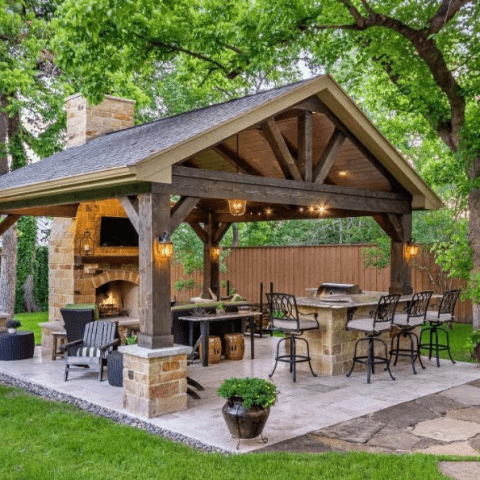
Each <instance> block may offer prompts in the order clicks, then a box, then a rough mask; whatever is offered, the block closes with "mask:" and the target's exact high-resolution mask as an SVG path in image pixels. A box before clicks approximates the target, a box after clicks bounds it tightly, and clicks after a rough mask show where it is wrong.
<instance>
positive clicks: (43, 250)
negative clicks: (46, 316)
mask: <svg viewBox="0 0 480 480" xmlns="http://www.w3.org/2000/svg"><path fill="white" fill-rule="evenodd" d="M48 284H49V274H48V247H37V248H36V249H35V260H34V264H33V293H34V296H35V302H36V303H37V305H38V308H39V309H40V311H42V312H46V311H47V310H48Z"/></svg>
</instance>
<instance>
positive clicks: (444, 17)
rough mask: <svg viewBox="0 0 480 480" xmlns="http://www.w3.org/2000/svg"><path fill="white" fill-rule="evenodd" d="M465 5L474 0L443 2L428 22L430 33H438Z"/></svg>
mask: <svg viewBox="0 0 480 480" xmlns="http://www.w3.org/2000/svg"><path fill="white" fill-rule="evenodd" d="M467 3H472V4H473V3H475V1H474V0H443V1H442V4H441V5H440V7H439V8H438V10H437V12H436V13H435V15H434V16H433V17H432V18H431V19H430V21H429V22H428V23H429V24H430V33H438V32H439V31H440V30H441V29H442V28H443V27H444V26H445V25H446V24H447V23H448V22H449V21H450V20H451V19H452V18H453V17H454V16H455V15H456V14H457V13H458V11H459V10H460V9H461V8H462V7H463V6H464V5H467Z"/></svg>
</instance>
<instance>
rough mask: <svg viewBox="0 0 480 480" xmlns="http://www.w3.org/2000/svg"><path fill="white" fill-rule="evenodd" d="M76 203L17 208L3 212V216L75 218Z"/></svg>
mask: <svg viewBox="0 0 480 480" xmlns="http://www.w3.org/2000/svg"><path fill="white" fill-rule="evenodd" d="M78 205H79V204H78V203H72V204H70V205H51V206H47V207H33V208H18V209H16V210H4V211H1V212H0V214H4V215H10V214H13V215H29V216H31V217H65V218H68V217H69V218H75V217H76V216H77V210H78Z"/></svg>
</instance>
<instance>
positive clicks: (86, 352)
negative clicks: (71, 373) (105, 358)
mask: <svg viewBox="0 0 480 480" xmlns="http://www.w3.org/2000/svg"><path fill="white" fill-rule="evenodd" d="M75 355H76V356H77V357H101V356H102V351H101V350H100V349H98V348H96V347H81V348H79V349H78V350H77V352H76V354H75Z"/></svg>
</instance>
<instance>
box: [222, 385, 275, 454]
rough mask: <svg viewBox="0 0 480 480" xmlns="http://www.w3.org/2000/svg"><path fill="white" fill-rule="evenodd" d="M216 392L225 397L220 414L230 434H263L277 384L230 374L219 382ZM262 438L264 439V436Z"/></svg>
mask: <svg viewBox="0 0 480 480" xmlns="http://www.w3.org/2000/svg"><path fill="white" fill-rule="evenodd" d="M217 395H218V396H219V397H222V398H226V399H227V403H226V404H225V405H224V406H223V408H222V414H223V418H224V419H225V422H226V424H227V427H228V430H229V431H230V433H231V435H232V437H234V438H238V439H239V440H240V439H250V438H255V437H258V436H259V435H262V432H263V428H264V427H265V424H266V422H267V419H268V416H269V415H270V407H271V406H273V405H274V404H275V402H276V400H277V386H276V385H275V384H274V383H273V382H270V381H269V380H263V379H261V378H256V377H246V378H235V377H232V378H227V379H226V380H225V381H224V382H223V383H222V385H220V387H219V388H218V390H217ZM262 440H263V441H264V442H266V441H267V439H265V438H264V437H263V435H262ZM238 447H239V445H237V448H238Z"/></svg>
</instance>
